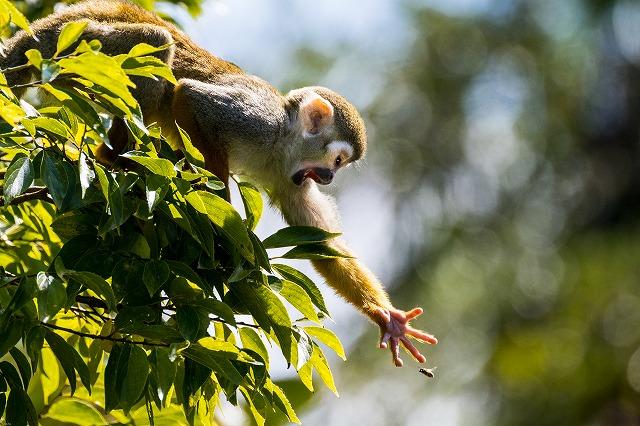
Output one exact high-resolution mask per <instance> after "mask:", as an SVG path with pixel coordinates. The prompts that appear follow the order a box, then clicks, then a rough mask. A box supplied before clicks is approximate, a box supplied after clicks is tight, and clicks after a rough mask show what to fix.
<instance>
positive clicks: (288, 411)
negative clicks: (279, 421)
mask: <svg viewBox="0 0 640 426" xmlns="http://www.w3.org/2000/svg"><path fill="white" fill-rule="evenodd" d="M273 396H274V398H273V401H274V403H275V404H276V406H277V407H278V408H279V409H280V410H282V412H283V413H284V414H285V415H286V416H287V418H288V419H289V420H290V421H292V422H293V423H296V424H302V422H301V421H300V419H299V418H298V416H297V415H296V412H295V411H294V410H293V407H292V406H291V403H290V402H289V399H288V398H287V396H286V395H285V393H284V391H283V390H282V388H281V387H280V386H278V385H276V384H275V383H273Z"/></svg>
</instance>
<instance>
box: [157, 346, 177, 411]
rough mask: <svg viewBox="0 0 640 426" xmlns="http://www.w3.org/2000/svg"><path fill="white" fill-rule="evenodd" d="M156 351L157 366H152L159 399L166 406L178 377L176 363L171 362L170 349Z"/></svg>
mask: <svg viewBox="0 0 640 426" xmlns="http://www.w3.org/2000/svg"><path fill="white" fill-rule="evenodd" d="M154 351H155V355H156V356H155V366H152V369H153V371H154V373H155V374H156V377H157V382H158V398H160V401H162V403H163V404H165V403H166V401H167V397H168V396H169V390H170V389H171V385H173V381H174V379H175V376H176V363H175V362H172V361H171V359H170V351H169V350H168V349H165V348H155V349H154Z"/></svg>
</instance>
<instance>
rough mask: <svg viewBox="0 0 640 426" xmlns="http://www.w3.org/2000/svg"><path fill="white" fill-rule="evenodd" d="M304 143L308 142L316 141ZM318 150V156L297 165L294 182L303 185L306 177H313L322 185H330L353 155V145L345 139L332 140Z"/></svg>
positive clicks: (292, 176)
mask: <svg viewBox="0 0 640 426" xmlns="http://www.w3.org/2000/svg"><path fill="white" fill-rule="evenodd" d="M302 143H307V144H308V143H314V141H303V142H302ZM307 151H309V150H307ZM318 151H319V152H318V153H317V154H319V155H318V156H317V158H315V159H312V158H309V159H306V160H304V161H302V162H300V163H298V164H297V165H296V166H295V169H294V172H293V174H292V175H291V180H292V181H293V183H295V184H296V185H302V184H303V183H304V181H305V180H306V179H312V180H313V181H315V182H316V183H319V184H320V185H328V184H330V183H331V181H332V180H333V177H334V176H335V174H336V173H337V172H338V170H339V169H340V168H342V167H344V166H346V165H347V164H348V163H349V161H350V159H351V157H352V156H353V147H352V146H351V144H350V143H348V142H345V141H331V142H329V143H327V144H326V145H324V146H322V147H321V149H319V150H318Z"/></svg>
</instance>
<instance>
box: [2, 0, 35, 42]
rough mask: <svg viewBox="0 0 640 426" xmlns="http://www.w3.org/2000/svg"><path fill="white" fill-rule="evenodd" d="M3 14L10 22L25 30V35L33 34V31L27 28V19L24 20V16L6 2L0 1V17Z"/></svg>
mask: <svg viewBox="0 0 640 426" xmlns="http://www.w3.org/2000/svg"><path fill="white" fill-rule="evenodd" d="M3 14H6V15H8V16H9V19H10V20H11V22H13V23H14V24H16V25H17V26H18V27H20V28H21V29H23V30H25V31H26V32H27V34H30V35H32V34H33V31H31V28H29V21H27V18H25V17H24V15H23V14H22V13H20V11H19V10H18V9H16V7H15V6H14V5H13V4H11V2H10V1H8V0H0V16H2V15H3Z"/></svg>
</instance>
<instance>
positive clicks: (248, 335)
mask: <svg viewBox="0 0 640 426" xmlns="http://www.w3.org/2000/svg"><path fill="white" fill-rule="evenodd" d="M238 331H239V333H240V340H241V341H242V346H243V347H244V348H245V349H250V350H252V351H253V352H255V353H257V354H258V355H260V357H261V358H262V360H263V361H264V364H265V366H266V367H267V368H268V367H269V352H268V351H267V348H266V346H265V345H264V342H263V340H262V338H261V337H260V335H259V334H258V332H257V331H255V330H254V329H253V328H250V327H241V328H239V329H238Z"/></svg>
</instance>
